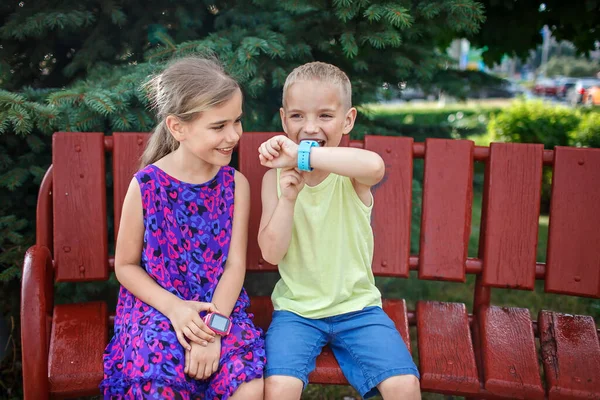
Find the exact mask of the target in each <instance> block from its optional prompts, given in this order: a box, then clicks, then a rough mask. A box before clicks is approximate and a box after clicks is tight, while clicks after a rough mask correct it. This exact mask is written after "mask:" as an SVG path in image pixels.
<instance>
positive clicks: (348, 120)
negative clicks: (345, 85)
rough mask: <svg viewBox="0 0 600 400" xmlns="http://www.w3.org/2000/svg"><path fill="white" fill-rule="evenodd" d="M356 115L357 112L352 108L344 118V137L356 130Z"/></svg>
mask: <svg viewBox="0 0 600 400" xmlns="http://www.w3.org/2000/svg"><path fill="white" fill-rule="evenodd" d="M356 113H357V111H356V108H354V107H350V109H349V110H348V112H347V113H346V116H345V117H344V129H343V130H342V133H343V134H344V135H347V134H349V133H350V131H351V130H352V128H354V121H356Z"/></svg>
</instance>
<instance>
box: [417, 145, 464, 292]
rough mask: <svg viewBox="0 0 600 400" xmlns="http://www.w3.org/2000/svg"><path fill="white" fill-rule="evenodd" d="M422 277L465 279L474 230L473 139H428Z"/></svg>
mask: <svg viewBox="0 0 600 400" xmlns="http://www.w3.org/2000/svg"><path fill="white" fill-rule="evenodd" d="M425 146H426V150H425V173H424V178H423V207H422V211H421V241H420V243H421V244H420V252H419V263H420V265H419V278H421V279H436V280H449V281H458V282H464V281H465V276H466V274H465V272H466V261H467V254H468V250H469V235H470V233H471V210H472V198H473V148H474V147H473V142H472V141H470V140H447V139H427V141H426V142H425Z"/></svg>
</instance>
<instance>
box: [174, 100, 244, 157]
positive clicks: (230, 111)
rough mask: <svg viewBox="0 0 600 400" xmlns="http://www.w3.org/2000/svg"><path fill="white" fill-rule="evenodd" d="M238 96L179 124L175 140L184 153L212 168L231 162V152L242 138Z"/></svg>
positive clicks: (240, 109)
mask: <svg viewBox="0 0 600 400" xmlns="http://www.w3.org/2000/svg"><path fill="white" fill-rule="evenodd" d="M241 118H242V93H241V91H240V90H238V91H237V92H236V93H235V94H234V95H233V96H232V97H231V99H229V100H228V101H226V102H225V103H223V104H221V105H219V106H216V107H213V108H211V109H210V110H208V111H205V112H203V113H202V114H201V116H200V117H199V118H196V119H195V120H193V121H190V122H186V123H182V124H181V126H180V127H179V128H180V129H179V131H180V132H178V134H177V135H176V136H175V138H176V139H177V140H178V141H179V143H180V146H183V147H184V148H185V149H186V150H187V151H188V152H190V153H191V154H193V155H194V156H196V157H198V158H199V159H201V160H202V161H205V162H206V163H209V164H212V165H219V166H224V165H228V164H229V162H230V161H231V155H232V153H233V148H234V147H235V146H236V145H237V143H238V141H239V140H240V137H241V136H242V121H241Z"/></svg>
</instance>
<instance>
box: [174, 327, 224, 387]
mask: <svg viewBox="0 0 600 400" xmlns="http://www.w3.org/2000/svg"><path fill="white" fill-rule="evenodd" d="M220 358H221V337H220V336H218V338H217V339H216V340H215V341H214V342H212V343H210V344H209V345H208V346H206V347H204V346H200V345H198V344H196V343H192V350H186V351H185V369H184V371H183V372H184V373H186V374H188V375H189V376H190V377H192V378H194V379H208V378H210V376H211V375H212V374H214V373H215V372H216V371H217V369H219V360H220Z"/></svg>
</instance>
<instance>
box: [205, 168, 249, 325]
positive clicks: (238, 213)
mask: <svg viewBox="0 0 600 400" xmlns="http://www.w3.org/2000/svg"><path fill="white" fill-rule="evenodd" d="M234 179H235V195H234V200H233V201H234V211H233V227H232V229H231V245H230V247H229V255H228V257H227V262H226V263H225V269H224V271H223V275H221V279H220V280H219V283H218V284H217V288H216V289H215V293H214V295H213V298H212V301H213V303H214V304H215V306H216V307H217V308H218V309H219V312H220V313H222V314H225V315H227V316H229V315H230V314H231V311H232V310H233V307H234V306H235V303H236V301H237V299H238V297H239V296H240V292H241V291H242V285H243V283H244V277H245V275H246V248H247V246H248V219H249V217H250V184H249V183H248V179H246V177H245V176H244V175H242V173H241V172H238V171H235V178H234Z"/></svg>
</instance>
